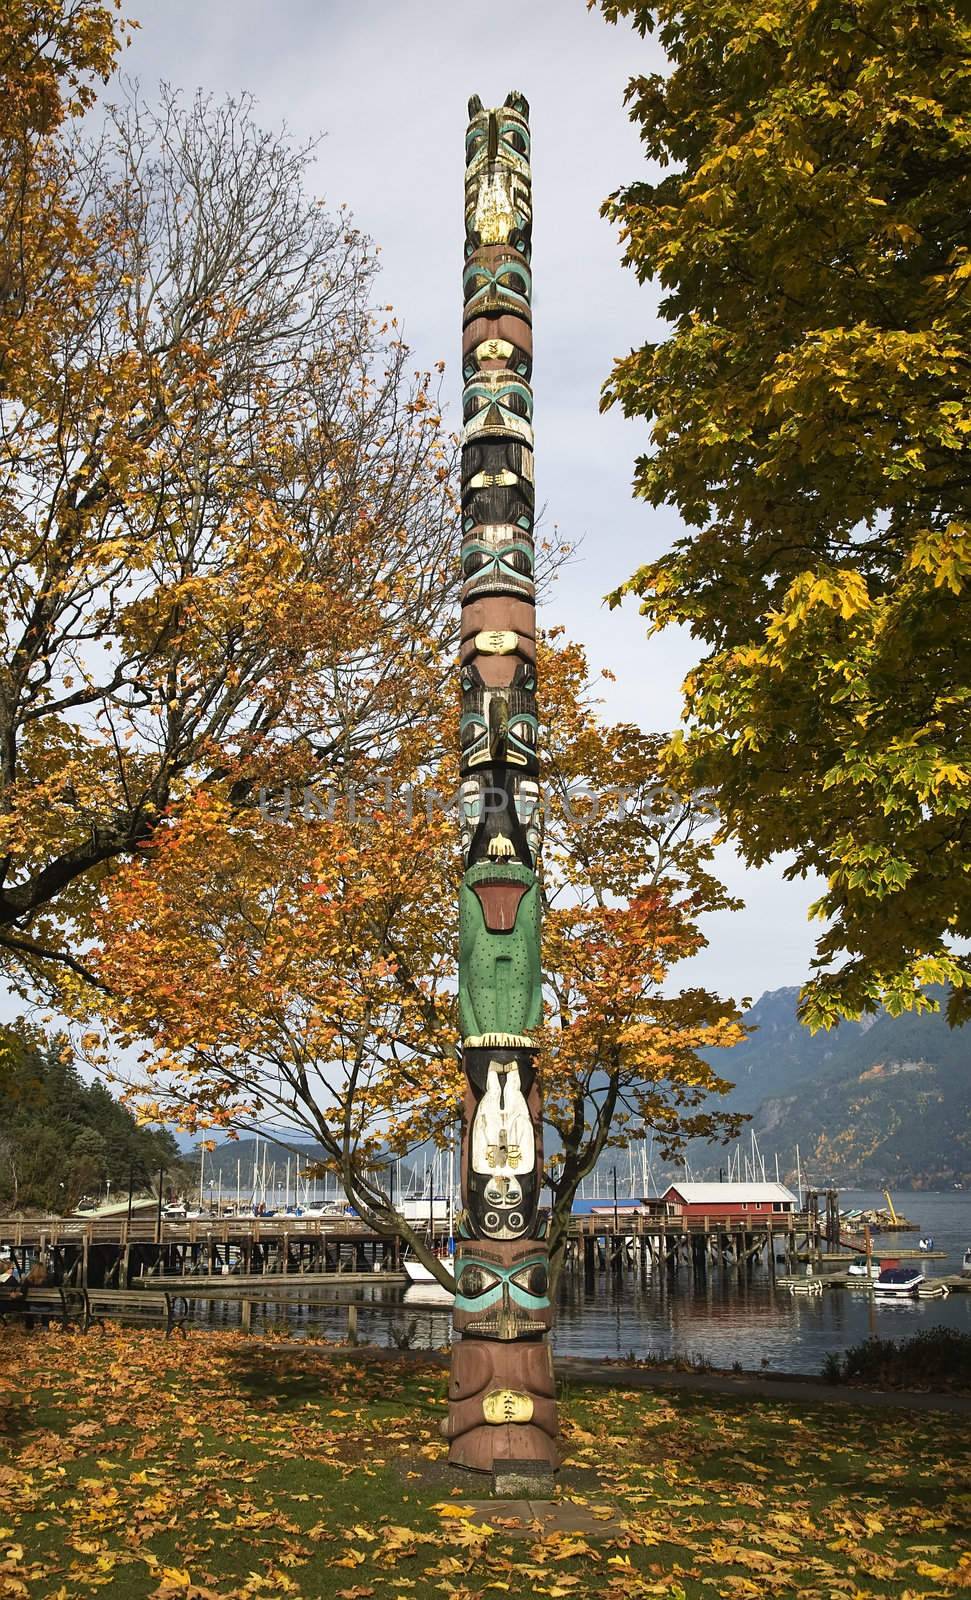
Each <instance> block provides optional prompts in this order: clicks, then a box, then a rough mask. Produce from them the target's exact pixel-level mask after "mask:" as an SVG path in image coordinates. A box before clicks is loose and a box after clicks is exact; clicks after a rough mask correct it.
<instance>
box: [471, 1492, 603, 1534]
mask: <svg viewBox="0 0 971 1600" xmlns="http://www.w3.org/2000/svg"><path fill="white" fill-rule="evenodd" d="M462 1504H463V1505H467V1506H469V1507H470V1508H471V1515H470V1517H469V1521H470V1522H488V1523H489V1525H490V1526H491V1527H493V1528H501V1530H502V1532H503V1534H504V1535H505V1536H506V1537H507V1538H514V1539H515V1538H520V1539H527V1538H528V1539H534V1538H536V1537H537V1534H544V1533H579V1534H583V1535H584V1536H585V1537H586V1538H588V1539H611V1538H616V1537H617V1535H618V1534H619V1533H622V1532H623V1531H624V1524H623V1522H622V1520H621V1518H620V1516H619V1515H618V1513H617V1510H616V1508H615V1507H614V1506H607V1505H595V1506H590V1505H578V1504H577V1503H576V1502H575V1501H573V1500H538V1499H537V1500H526V1499H517V1500H506V1501H505V1502H504V1503H503V1504H499V1503H498V1502H497V1501H496V1500H464V1501H463V1502H462Z"/></svg>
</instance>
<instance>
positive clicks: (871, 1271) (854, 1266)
mask: <svg viewBox="0 0 971 1600" xmlns="http://www.w3.org/2000/svg"><path fill="white" fill-rule="evenodd" d="M846 1271H847V1273H848V1275H849V1277H851V1278H879V1276H880V1263H879V1261H871V1262H870V1264H869V1266H867V1261H866V1256H861V1257H860V1259H859V1261H851V1262H850V1264H849V1266H848V1267H847V1269H846Z"/></svg>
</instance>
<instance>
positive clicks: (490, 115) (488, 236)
mask: <svg viewBox="0 0 971 1600" xmlns="http://www.w3.org/2000/svg"><path fill="white" fill-rule="evenodd" d="M474 103H475V102H473V101H470V102H469V105H470V108H471V106H472V105H473V104H474ZM520 104H525V102H524V101H522V100H521V97H520ZM529 143H530V141H529V125H528V123H527V122H526V119H525V117H524V116H523V114H522V112H521V110H520V108H519V104H516V105H506V106H502V107H500V108H499V109H498V110H494V111H493V110H484V109H483V108H482V105H481V103H479V105H478V109H477V110H476V111H475V112H474V113H472V114H471V120H470V122H469V127H468V131H467V132H466V135H465V160H466V169H465V233H466V241H467V244H469V245H471V246H472V247H473V248H474V247H475V246H477V245H480V244H505V243H509V244H513V245H515V247H516V248H517V249H518V250H522V251H523V252H524V254H528V252H529V246H530V236H531V232H532V223H533V207H532V192H531V185H530V175H529Z"/></svg>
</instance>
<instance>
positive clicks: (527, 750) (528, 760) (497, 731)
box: [460, 661, 539, 775]
mask: <svg viewBox="0 0 971 1600" xmlns="http://www.w3.org/2000/svg"><path fill="white" fill-rule="evenodd" d="M461 681H462V717H461V723H460V729H461V734H460V737H461V741H462V772H463V773H468V772H471V771H472V769H473V768H474V767H480V766H486V765H489V764H494V763H499V762H505V763H507V764H508V765H509V766H511V767H519V768H521V769H522V770H523V771H524V772H527V773H529V774H530V775H534V774H535V773H537V772H538V771H539V757H538V753H537V743H538V738H539V723H538V720H537V716H536V670H535V668H534V667H533V666H532V664H531V663H529V662H525V661H524V662H520V664H519V666H518V667H517V669H516V675H515V678H514V679H513V682H512V684H511V685H510V687H509V688H500V689H496V688H490V687H489V686H488V685H487V684H486V683H484V681H483V679H482V675H481V673H480V672H479V670H478V668H477V667H476V666H475V665H473V664H470V665H468V666H464V667H463V668H462V672H461Z"/></svg>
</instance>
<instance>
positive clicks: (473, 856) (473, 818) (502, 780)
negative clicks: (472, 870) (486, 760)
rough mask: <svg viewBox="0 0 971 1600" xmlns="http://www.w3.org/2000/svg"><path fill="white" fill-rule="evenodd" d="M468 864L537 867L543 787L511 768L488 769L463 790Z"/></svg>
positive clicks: (464, 845)
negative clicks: (541, 791) (505, 863)
mask: <svg viewBox="0 0 971 1600" xmlns="http://www.w3.org/2000/svg"><path fill="white" fill-rule="evenodd" d="M460 802H461V813H462V815H461V830H462V849H463V851H464V853H465V859H466V864H467V865H468V866H470V867H472V866H475V864H476V863H477V862H479V861H518V862H520V863H521V864H522V865H523V866H524V867H532V866H535V864H536V860H537V858H538V856H539V846H540V815H539V784H538V783H537V782H536V780H535V778H522V777H519V776H518V774H516V773H513V772H510V771H509V769H508V768H507V767H484V768H482V769H481V770H480V771H479V772H477V773H476V774H475V776H474V777H470V778H464V779H463V781H462V787H461V790H460Z"/></svg>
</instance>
